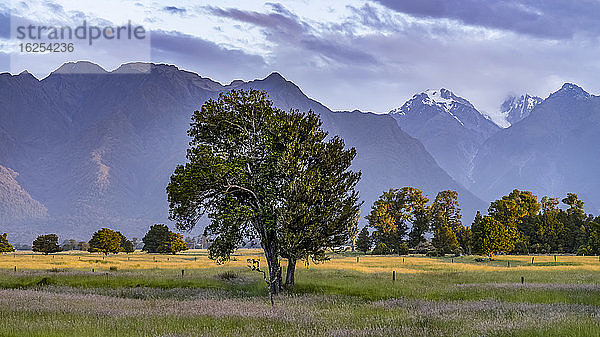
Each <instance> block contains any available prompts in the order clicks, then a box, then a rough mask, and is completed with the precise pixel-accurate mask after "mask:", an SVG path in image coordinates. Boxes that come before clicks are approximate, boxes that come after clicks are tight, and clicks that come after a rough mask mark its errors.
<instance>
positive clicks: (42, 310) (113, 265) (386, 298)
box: [0, 250, 600, 336]
mask: <svg viewBox="0 0 600 337" xmlns="http://www.w3.org/2000/svg"><path fill="white" fill-rule="evenodd" d="M247 258H261V254H260V251H258V250H241V251H239V252H238V254H236V256H234V260H233V261H231V262H228V263H227V264H225V265H221V266H217V265H216V264H215V263H214V262H213V261H210V260H209V259H208V258H207V254H206V251H199V250H197V251H190V252H186V253H184V254H179V255H175V256H159V255H149V254H144V253H133V254H129V255H126V254H119V255H110V256H107V257H104V258H103V257H102V255H97V254H88V253H83V252H72V253H61V254H56V255H54V256H43V255H37V254H32V253H27V252H18V253H16V254H12V253H11V254H3V255H0V322H1V323H0V336H207V335H208V336H223V335H231V336H238V335H244V336H266V335H276V336H309V335H310V336H396V335H408V336H600V261H599V258H598V257H578V256H577V257H576V256H557V259H556V262H555V260H554V256H535V258H534V263H533V264H532V263H531V257H528V256H499V257H497V258H496V260H495V261H485V262H476V261H475V257H472V256H466V257H458V258H451V257H446V258H426V257H423V256H408V257H398V256H360V257H359V261H358V262H357V257H356V255H353V254H346V255H332V259H331V260H330V261H328V262H325V263H322V264H318V265H315V264H311V265H309V266H308V268H307V267H306V266H303V265H299V266H298V269H297V276H296V280H297V285H296V287H295V289H294V290H293V291H288V292H287V293H286V294H284V295H281V296H278V297H277V298H276V299H275V307H274V308H271V306H270V303H269V301H268V299H267V298H266V295H265V294H266V286H265V284H264V281H263V280H262V275H261V274H258V273H257V272H252V271H250V270H249V269H248V268H247V267H246V265H247V263H246V259H247ZM264 263H265V260H264V258H262V259H261V266H262V264H264ZM509 263H510V267H508V265H509ZM283 265H285V261H283ZM15 267H16V271H15ZM182 271H183V275H182ZM393 272H395V274H396V279H395V281H393V280H392V277H393ZM521 278H523V279H524V283H523V284H522V283H521Z"/></svg>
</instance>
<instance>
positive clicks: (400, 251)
mask: <svg viewBox="0 0 600 337" xmlns="http://www.w3.org/2000/svg"><path fill="white" fill-rule="evenodd" d="M408 252H409V249H408V245H407V244H406V242H402V244H400V246H399V247H398V252H397V253H398V255H408Z"/></svg>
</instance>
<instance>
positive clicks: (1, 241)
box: [0, 233, 15, 253]
mask: <svg viewBox="0 0 600 337" xmlns="http://www.w3.org/2000/svg"><path fill="white" fill-rule="evenodd" d="M6 237H7V235H6V233H4V234H2V235H0V253H6V252H14V251H15V249H14V248H13V246H12V245H11V244H10V243H9V242H8V239H7V238H6Z"/></svg>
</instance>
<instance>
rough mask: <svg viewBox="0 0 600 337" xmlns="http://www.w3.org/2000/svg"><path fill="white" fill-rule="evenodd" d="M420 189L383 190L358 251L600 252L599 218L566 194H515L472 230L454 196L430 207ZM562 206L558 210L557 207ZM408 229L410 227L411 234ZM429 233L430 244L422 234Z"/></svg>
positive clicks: (499, 202)
mask: <svg viewBox="0 0 600 337" xmlns="http://www.w3.org/2000/svg"><path fill="white" fill-rule="evenodd" d="M428 202H429V200H428V198H427V197H426V196H425V195H424V194H423V192H422V191H421V190H419V189H416V188H413V187H404V188H401V189H390V190H389V191H387V192H384V193H383V194H382V195H381V196H380V197H379V199H378V200H377V201H375V203H374V204H373V206H372V208H371V212H370V214H369V215H368V216H367V217H366V219H367V220H368V221H369V226H370V227H372V228H374V229H375V231H374V232H373V234H372V236H369V232H368V229H367V228H363V230H362V232H361V233H360V234H359V235H358V238H357V241H356V247H357V248H358V250H361V251H365V252H366V251H368V250H370V248H371V247H372V246H373V245H374V246H375V249H374V250H373V252H374V253H375V254H387V253H396V254H406V253H407V252H408V251H409V249H412V250H413V251H415V252H419V253H428V254H430V255H443V254H450V253H452V254H464V253H466V254H471V253H475V254H481V255H487V256H488V257H490V258H492V257H493V256H494V255H495V254H497V253H500V252H502V253H512V254H529V253H536V254H548V253H574V254H578V255H599V254H600V217H594V216H593V215H591V214H589V215H588V214H586V213H585V212H584V210H583V204H584V203H583V201H581V200H580V199H579V198H578V196H577V194H573V193H569V194H567V196H566V197H565V198H564V199H562V200H560V201H559V199H557V198H550V197H543V198H542V199H541V201H538V198H537V196H535V195H534V194H533V193H531V192H529V191H519V190H516V189H515V190H514V191H512V192H511V193H510V194H509V195H507V196H504V197H502V198H501V199H499V200H496V201H494V202H492V203H491V204H490V207H489V208H488V211H487V215H485V216H484V215H482V214H481V213H480V212H477V214H476V216H475V220H474V221H473V223H472V224H471V226H465V225H463V224H462V222H461V214H460V208H459V204H458V193H457V192H455V191H442V192H440V193H438V195H437V196H436V198H435V200H434V201H433V202H432V203H431V204H428ZM561 202H562V204H563V205H564V207H563V208H559V205H560V203H561ZM409 225H412V226H411V229H410V231H409ZM427 234H429V236H431V235H432V239H431V241H428V240H427V239H426V235H427Z"/></svg>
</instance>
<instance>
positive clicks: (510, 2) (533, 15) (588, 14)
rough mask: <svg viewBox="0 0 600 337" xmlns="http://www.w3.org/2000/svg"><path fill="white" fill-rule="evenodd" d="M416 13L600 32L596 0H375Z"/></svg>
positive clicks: (568, 32) (547, 32)
mask: <svg viewBox="0 0 600 337" xmlns="http://www.w3.org/2000/svg"><path fill="white" fill-rule="evenodd" d="M374 1H376V2H378V3H380V4H382V5H384V6H386V7H387V8H390V9H392V10H395V11H397V12H401V13H406V14H409V15H412V16H416V17H423V18H436V19H452V20H458V21H460V22H462V23H464V24H466V25H472V26H481V27H486V28H494V29H502V30H507V31H513V32H515V33H520V34H526V35H531V36H536V37H542V38H550V39H568V38H572V37H573V36H574V35H575V34H577V33H584V34H587V35H591V36H596V35H597V34H598V33H600V20H598V13H600V3H599V2H598V1H593V0H579V1H573V0H553V1H537V0H419V1H412V0H374Z"/></svg>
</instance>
